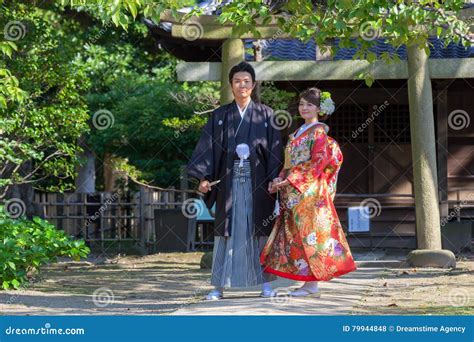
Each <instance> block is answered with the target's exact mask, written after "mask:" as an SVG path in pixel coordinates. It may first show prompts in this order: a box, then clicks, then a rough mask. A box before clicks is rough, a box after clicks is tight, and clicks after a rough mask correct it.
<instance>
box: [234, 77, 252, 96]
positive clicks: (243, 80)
mask: <svg viewBox="0 0 474 342" xmlns="http://www.w3.org/2000/svg"><path fill="white" fill-rule="evenodd" d="M253 88H255V83H253V81H252V76H251V75H250V73H248V72H246V71H239V72H236V73H235V74H234V77H233V78H232V93H233V94H234V97H235V98H237V99H246V98H248V97H249V96H250V95H252V90H253Z"/></svg>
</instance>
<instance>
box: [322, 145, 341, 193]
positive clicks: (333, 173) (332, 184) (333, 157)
mask: <svg viewBox="0 0 474 342" xmlns="http://www.w3.org/2000/svg"><path fill="white" fill-rule="evenodd" d="M328 150H329V153H330V156H329V163H328V164H327V165H326V167H325V168H324V173H325V177H326V179H327V183H328V188H329V194H330V196H331V198H332V199H334V196H335V195H336V183H337V176H338V174H339V170H340V169H341V165H342V161H343V155H342V151H341V148H340V147H339V144H338V143H337V142H336V141H334V140H332V141H331V143H329V149H328Z"/></svg>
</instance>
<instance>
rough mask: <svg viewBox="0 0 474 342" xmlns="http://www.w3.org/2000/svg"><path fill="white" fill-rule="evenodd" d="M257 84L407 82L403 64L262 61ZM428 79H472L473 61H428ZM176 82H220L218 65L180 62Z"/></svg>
mask: <svg viewBox="0 0 474 342" xmlns="http://www.w3.org/2000/svg"><path fill="white" fill-rule="evenodd" d="M250 64H252V66H253V67H254V68H255V72H256V74H257V80H258V81H315V80H354V79H357V76H358V75H359V74H360V73H363V72H367V71H370V73H371V74H372V76H373V78H374V79H379V80H383V79H385V80H393V79H408V65H407V62H406V61H401V62H400V63H396V64H395V63H394V64H389V65H388V64H385V63H384V62H383V61H377V62H375V63H374V64H373V65H370V64H369V63H368V62H366V61H361V60H338V61H263V62H250ZM428 65H429V73H430V75H429V76H430V78H431V79H455V78H474V58H443V59H430V60H429V61H428ZM177 73H178V80H179V81H220V80H221V63H219V62H182V63H179V64H178V68H177Z"/></svg>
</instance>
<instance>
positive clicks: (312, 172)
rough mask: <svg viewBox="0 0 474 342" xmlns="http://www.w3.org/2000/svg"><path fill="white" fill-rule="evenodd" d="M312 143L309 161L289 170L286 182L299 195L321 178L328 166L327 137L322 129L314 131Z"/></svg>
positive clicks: (318, 128)
mask: <svg viewBox="0 0 474 342" xmlns="http://www.w3.org/2000/svg"><path fill="white" fill-rule="evenodd" d="M313 134H314V137H313V138H314V142H313V146H312V148H311V159H310V160H308V161H306V162H303V163H300V164H298V165H296V166H294V167H293V168H291V169H290V172H289V174H288V176H287V178H286V179H287V180H288V181H289V182H290V184H291V185H292V186H293V187H295V188H296V189H297V190H298V191H299V192H300V193H304V192H306V190H308V189H309V187H310V186H311V184H312V183H314V182H315V181H316V179H317V178H319V177H320V176H321V174H322V173H323V170H324V168H325V167H326V165H327V164H328V151H327V147H328V136H327V134H326V131H325V130H324V128H322V127H317V128H316V129H315V130H314V131H313Z"/></svg>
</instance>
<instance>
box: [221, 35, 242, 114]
mask: <svg viewBox="0 0 474 342" xmlns="http://www.w3.org/2000/svg"><path fill="white" fill-rule="evenodd" d="M221 58H222V64H221V65H222V69H221V98H220V102H221V103H220V104H221V106H222V105H224V104H226V103H229V102H232V100H233V99H234V96H233V95H232V89H231V87H230V84H229V71H230V69H231V68H232V67H233V66H234V65H236V64H239V63H240V62H242V61H243V60H245V48H244V43H243V41H242V39H237V38H230V39H227V40H225V41H224V43H223V44H222V55H221Z"/></svg>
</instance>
